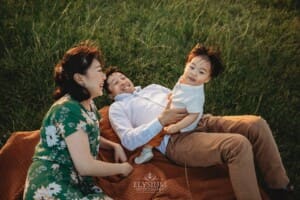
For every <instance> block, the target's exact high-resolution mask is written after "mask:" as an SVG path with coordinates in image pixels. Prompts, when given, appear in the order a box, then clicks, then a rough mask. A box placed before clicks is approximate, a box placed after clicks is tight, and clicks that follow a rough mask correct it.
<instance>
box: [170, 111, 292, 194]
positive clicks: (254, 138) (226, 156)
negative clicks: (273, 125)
mask: <svg viewBox="0 0 300 200" xmlns="http://www.w3.org/2000/svg"><path fill="white" fill-rule="evenodd" d="M166 155H167V157H168V158H169V159H170V160H172V161H174V162H175V163H177V164H179V165H186V166H191V167H207V166H212V165H216V164H224V163H225V164H227V165H228V168H229V175H230V179H231V183H232V186H233V190H234V192H235V195H236V198H237V199H239V200H250V199H251V200H259V199H261V196H260V193H259V189H258V184H257V179H256V173H255V167H254V162H255V163H256V164H257V166H258V168H259V169H260V171H261V174H262V175H263V178H264V180H265V182H266V183H267V185H268V186H269V187H271V188H283V187H285V186H286V185H287V184H288V182H289V179H288V177H287V175H286V171H285V169H284V167H283V164H282V161H281V157H280V155H279V151H278V148H277V145H276V143H275V140H274V138H273V135H272V132H271V130H270V128H269V126H268V124H267V122H266V121H265V120H264V119H262V118H261V117H258V116H252V115H244V116H222V117H217V116H211V115H205V116H204V117H203V118H202V119H201V121H200V122H199V127H198V128H197V132H192V133H180V134H175V135H172V136H171V137H170V140H169V143H168V146H167V150H166Z"/></svg>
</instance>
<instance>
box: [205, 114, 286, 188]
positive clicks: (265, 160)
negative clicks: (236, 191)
mask: <svg viewBox="0 0 300 200" xmlns="http://www.w3.org/2000/svg"><path fill="white" fill-rule="evenodd" d="M201 126H202V128H204V129H205V131H207V132H214V133H215V132H226V133H239V134H241V135H244V136H245V137H246V138H248V140H249V141H250V143H251V144H252V147H253V153H254V160H255V162H256V164H257V166H258V167H259V169H260V170H261V172H262V175H263V178H264V180H265V181H266V183H267V185H268V187H270V188H285V187H286V186H287V185H288V183H289V178H288V177H287V174H286V171H285V169H284V166H283V164H282V160H281V157H280V154H279V151H278V148H277V145H276V143H275V140H274V137H273V135H272V132H271V130H270V127H269V125H268V124H267V122H266V121H265V120H264V119H263V118H261V117H259V116H253V115H244V116H223V117H216V116H205V117H204V118H203V120H202V122H200V128H201Z"/></svg>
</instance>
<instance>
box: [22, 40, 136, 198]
mask: <svg viewBox="0 0 300 200" xmlns="http://www.w3.org/2000/svg"><path fill="white" fill-rule="evenodd" d="M102 67H103V61H102V59H101V52H100V51H99V50H98V49H97V48H96V47H94V46H92V45H90V44H89V43H88V42H86V43H81V44H79V45H78V46H75V47H74V48H71V49H69V50H68V51H67V52H66V53H65V55H64V57H63V59H62V60H61V61H60V62H59V63H58V64H57V65H56V66H55V69H54V72H55V73H54V76H55V77H54V78H55V82H56V86H57V88H56V90H55V92H54V98H55V100H56V102H55V103H54V104H53V105H52V106H51V108H50V109H49V111H48V112H47V114H46V115H45V117H44V119H43V122H42V126H41V129H40V136H41V139H40V142H39V143H38V145H37V146H36V149H35V153H34V156H33V163H32V164H31V166H30V168H29V171H28V174H27V179H26V185H25V191H24V199H82V198H84V199H111V198H110V197H108V196H107V195H105V194H103V192H102V191H101V189H100V188H99V187H97V186H96V185H95V184H94V181H93V176H110V175H116V174H121V175H123V176H127V175H128V174H129V173H130V172H131V171H132V169H133V168H132V166H131V165H130V164H129V163H127V162H125V161H126V160H127V158H126V154H125V152H124V150H123V149H122V147H121V146H120V145H119V144H116V143H113V142H111V141H108V140H106V139H104V138H103V137H101V136H99V127H98V121H99V114H98V112H97V108H96V107H95V105H94V103H93V99H94V98H95V97H98V96H101V95H102V94H103V82H104V80H105V79H106V78H105V74H104V73H103V72H102ZM99 145H100V147H101V148H104V149H114V151H115V159H116V162H118V161H121V162H122V163H107V162H103V161H100V160H96V157H97V154H98V148H99Z"/></svg>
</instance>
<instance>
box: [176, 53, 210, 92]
mask: <svg viewBox="0 0 300 200" xmlns="http://www.w3.org/2000/svg"><path fill="white" fill-rule="evenodd" d="M210 74H211V64H210V61H209V60H208V59H207V58H206V57H205V56H196V57H194V58H193V59H192V60H191V61H190V62H188V63H187V64H186V66H185V69H184V73H183V75H182V79H181V82H182V83H184V84H188V85H193V86H197V85H202V84H204V83H207V82H208V81H209V80H210V78H211V76H210Z"/></svg>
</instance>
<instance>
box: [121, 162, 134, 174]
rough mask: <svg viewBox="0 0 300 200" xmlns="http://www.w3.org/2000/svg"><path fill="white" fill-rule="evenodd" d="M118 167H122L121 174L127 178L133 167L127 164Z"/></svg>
mask: <svg viewBox="0 0 300 200" xmlns="http://www.w3.org/2000/svg"><path fill="white" fill-rule="evenodd" d="M120 165H122V168H121V174H122V175H123V176H128V175H129V174H130V173H131V172H132V170H133V167H132V166H131V165H130V164H129V163H128V162H124V163H122V164H120Z"/></svg>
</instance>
